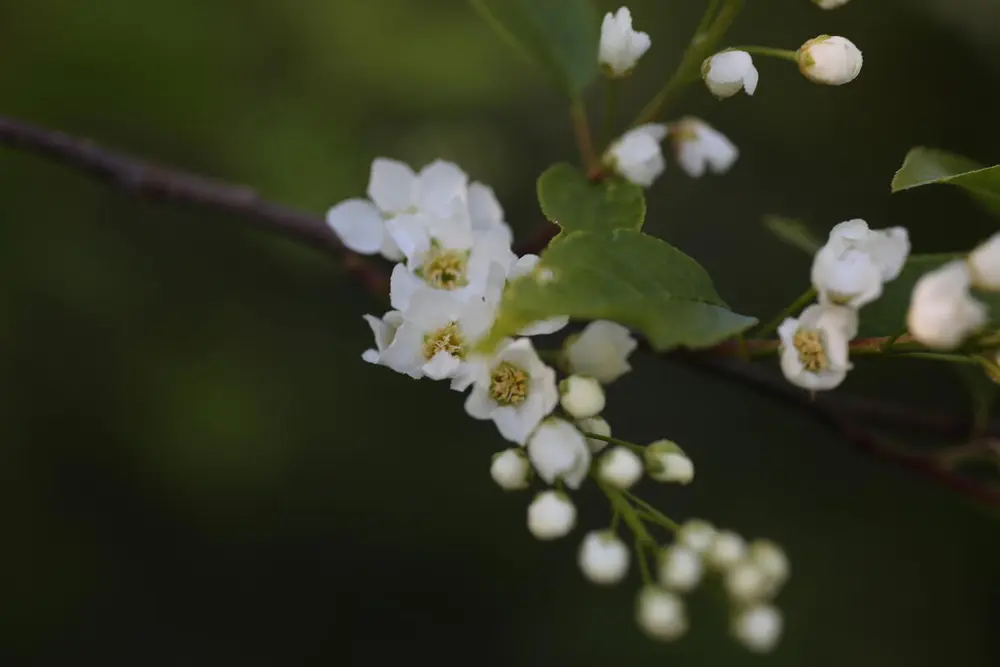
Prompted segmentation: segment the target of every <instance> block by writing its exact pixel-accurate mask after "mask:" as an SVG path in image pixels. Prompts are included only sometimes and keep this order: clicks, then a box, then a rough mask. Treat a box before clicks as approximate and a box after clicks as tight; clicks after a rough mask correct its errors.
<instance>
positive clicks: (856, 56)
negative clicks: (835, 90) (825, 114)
mask: <svg viewBox="0 0 1000 667" xmlns="http://www.w3.org/2000/svg"><path fill="white" fill-rule="evenodd" d="M796 57H797V59H798V63H799V71H800V72H802V74H804V75H805V77H806V78H807V79H809V80H810V81H812V82H813V83H822V84H826V85H828V86H840V85H843V84H845V83H850V82H851V81H854V79H856V78H857V77H858V74H860V73H861V63H862V61H863V58H862V57H861V51H859V50H858V47H856V46H854V43H853V42H851V40H849V39H845V38H844V37H830V36H829V35H820V36H819V37H815V38H813V39H810V40H809V41H808V42H806V43H805V44H803V45H802V46H800V47H799V50H798V52H797V53H796Z"/></svg>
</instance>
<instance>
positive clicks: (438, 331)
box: [380, 290, 493, 380]
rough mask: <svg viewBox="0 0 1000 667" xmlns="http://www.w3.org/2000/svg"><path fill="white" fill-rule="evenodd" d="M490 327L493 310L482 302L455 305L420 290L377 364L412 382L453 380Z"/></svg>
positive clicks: (449, 298)
mask: <svg viewBox="0 0 1000 667" xmlns="http://www.w3.org/2000/svg"><path fill="white" fill-rule="evenodd" d="M492 325H493V310H492V309H491V308H489V307H488V306H487V305H486V304H485V303H483V302H482V300H479V301H476V300H470V301H459V300H458V299H455V298H454V297H452V296H451V295H449V294H448V293H447V292H441V291H437V290H423V291H421V292H419V293H417V294H416V295H415V296H414V297H413V300H412V301H411V302H410V306H409V308H407V309H406V311H405V312H404V313H403V323H402V325H400V327H399V329H398V330H397V331H396V335H395V337H394V338H393V340H392V343H390V344H389V345H388V346H387V347H386V349H385V350H384V351H383V352H382V354H381V355H380V360H381V363H383V364H385V365H386V366H388V367H389V368H391V369H393V370H394V371H396V372H398V373H405V374H406V375H409V376H410V377H413V378H420V377H424V376H426V377H429V378H431V379H433V380H443V379H445V378H454V377H455V376H456V375H458V372H459V369H460V368H461V366H462V361H463V360H464V359H465V356H466V352H467V351H468V350H469V349H470V348H471V346H472V345H474V344H475V342H476V341H477V340H478V339H479V338H480V337H481V336H482V335H483V334H484V333H486V331H487V330H488V329H489V328H490V327H491V326H492Z"/></svg>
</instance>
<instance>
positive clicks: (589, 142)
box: [569, 98, 600, 172]
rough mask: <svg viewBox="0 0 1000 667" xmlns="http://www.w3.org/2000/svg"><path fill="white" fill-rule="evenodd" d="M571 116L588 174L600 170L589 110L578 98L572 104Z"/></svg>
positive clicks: (581, 156) (577, 143) (578, 146)
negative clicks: (589, 119) (588, 114)
mask: <svg viewBox="0 0 1000 667" xmlns="http://www.w3.org/2000/svg"><path fill="white" fill-rule="evenodd" d="M569 114H570V119H571V120H572V121H573V135H574V136H575V137H576V145H577V148H578V149H579V150H580V160H581V161H582V162H583V166H584V168H585V169H586V170H587V171H588V172H589V171H594V170H595V169H596V170H599V169H600V165H599V163H598V162H597V155H596V154H595V153H594V140H593V138H592V137H591V134H590V122H589V121H588V120H587V110H586V108H584V106H583V101H582V100H580V98H576V99H574V100H573V101H572V103H570V107H569Z"/></svg>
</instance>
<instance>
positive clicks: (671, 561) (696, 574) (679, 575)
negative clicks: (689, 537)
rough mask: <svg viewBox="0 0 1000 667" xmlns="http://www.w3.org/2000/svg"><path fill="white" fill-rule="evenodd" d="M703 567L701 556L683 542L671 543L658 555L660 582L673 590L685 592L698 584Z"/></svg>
mask: <svg viewBox="0 0 1000 667" xmlns="http://www.w3.org/2000/svg"><path fill="white" fill-rule="evenodd" d="M703 570H704V568H703V567H702V564H701V556H700V555H699V554H698V552H697V551H695V550H694V549H692V548H690V547H687V546H684V545H683V544H672V545H670V546H669V547H667V548H666V549H664V550H663V553H662V555H661V556H660V572H659V575H660V583H661V584H663V585H664V586H665V587H666V588H669V589H671V590H674V591H679V592H682V593H684V592H687V591H690V590H691V589H693V588H694V587H695V586H697V585H698V582H700V581H701V575H702V572H703Z"/></svg>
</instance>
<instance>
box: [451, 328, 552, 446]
mask: <svg viewBox="0 0 1000 667" xmlns="http://www.w3.org/2000/svg"><path fill="white" fill-rule="evenodd" d="M468 376H469V378H471V382H472V392H471V393H470V394H469V397H468V399H466V401H465V411H466V412H468V413H469V415H471V416H472V417H473V418H475V419H492V420H493V422H494V423H495V424H496V426H497V429H498V430H499V431H500V435H502V436H503V437H504V438H505V439H507V440H510V441H511V442H516V443H517V444H519V445H523V444H524V443H525V442H527V441H528V436H530V435H531V432H532V431H534V430H535V427H536V426H538V424H539V423H541V421H542V419H544V418H545V417H546V415H548V414H549V413H550V412H552V411H553V410H554V409H555V407H556V404H557V403H558V402H559V390H558V389H557V388H556V372H555V371H554V370H553V369H551V368H549V367H548V366H546V365H545V363H544V362H543V361H542V360H541V359H540V358H539V356H538V353H536V352H535V348H534V346H532V344H531V340H529V339H527V338H519V339H517V340H514V341H504V342H503V343H501V345H500V346H499V347H498V348H497V350H496V352H495V353H494V354H493V355H492V356H491V357H489V358H487V359H477V360H475V361H474V362H472V363H470V364H469V365H468Z"/></svg>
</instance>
